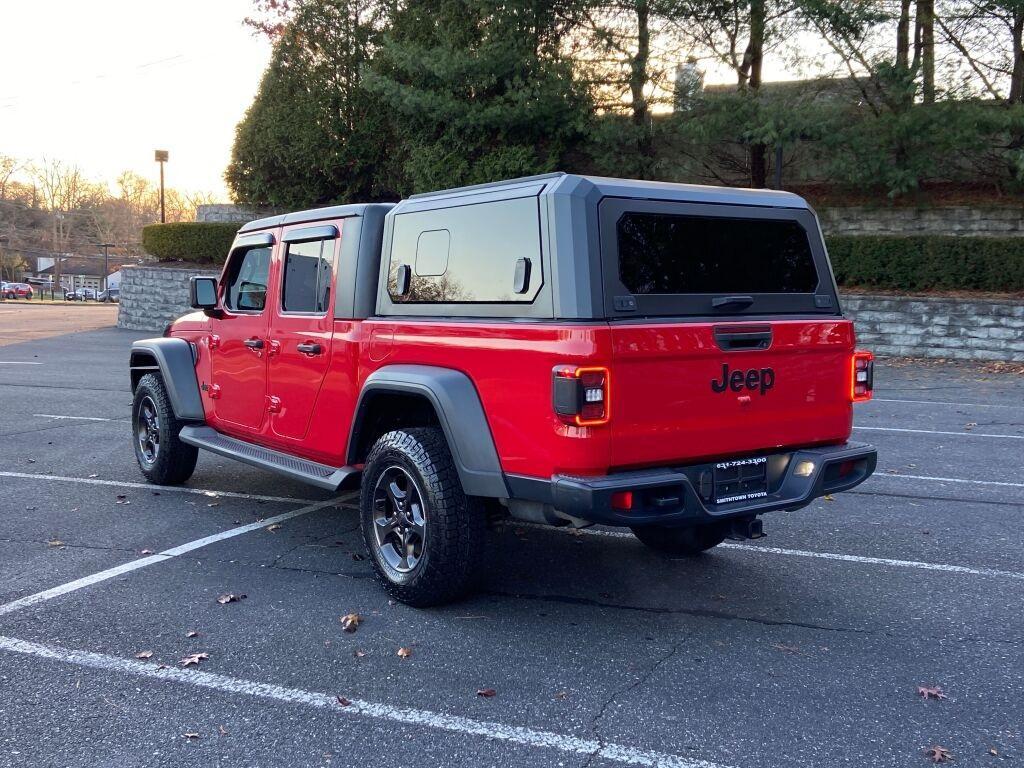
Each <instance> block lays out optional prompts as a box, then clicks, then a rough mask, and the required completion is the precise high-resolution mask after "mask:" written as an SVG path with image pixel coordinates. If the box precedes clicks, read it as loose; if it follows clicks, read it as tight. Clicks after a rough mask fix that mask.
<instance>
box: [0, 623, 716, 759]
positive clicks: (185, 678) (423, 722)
mask: <svg viewBox="0 0 1024 768" xmlns="http://www.w3.org/2000/svg"><path fill="white" fill-rule="evenodd" d="M0 650H2V651H8V652H11V653H19V654H23V655H25V656H32V657H35V658H40V659H49V660H52V661H59V662H62V663H65V664H73V665H75V666H78V667H87V668H89V669H100V670H105V671H108V672H117V673H120V674H125V675H132V676H134V677H144V678H150V679H154V680H161V681H164V682H173V683H179V684H182V685H191V686H194V687H199V688H207V689H212V690H215V691H221V692H223V693H228V694H235V695H241V696H249V697H253V698H259V699H269V700H271V701H275V702H281V703H284V704H292V705H300V706H304V707H310V708H312V709H320V710H327V711H329V712H333V713H335V714H336V715H337V716H338V717H351V718H356V717H364V718H371V719H374V720H385V721H388V722H392V723H401V724H403V725H411V726H419V727H423V728H432V729H435V730H440V731H448V732H451V733H458V734H462V735H465V736H478V737H480V738H485V739H495V740H498V741H504V742H508V743H512V744H521V745H523V746H527V747H538V748H541V749H551V750H556V751H558V752H563V753H566V754H573V755H589V756H592V757H596V758H602V759H604V760H609V761H613V762H616V763H622V764H625V765H639V766H649V767H650V768H725V766H722V765H720V764H718V763H713V762H710V761H707V760H695V759H690V758H686V757H683V756H681V755H673V754H668V753H665V752H653V751H650V750H646V749H638V748H636V747H630V746H626V745H624V744H615V743H607V742H601V741H596V740H594V739H581V738H578V737H576V736H569V735H567V734H562V733H556V732H554V731H541V730H536V729H533V728H527V727H524V726H518V725H506V724H504V723H497V722H493V721H487V720H474V719H472V718H469V717H460V716H458V715H447V714H444V713H442V712H433V711H431V710H428V709H412V708H407V707H395V706H392V705H390V704H378V703H376V702H372V701H362V700H359V699H352V700H351V703H350V704H349V705H348V706H345V707H343V706H341V705H340V704H339V703H338V700H337V696H336V695H335V694H327V693H317V692H315V691H305V690H302V689H299V688H285V687H283V686H280V685H273V684H271V683H259V682H255V681H252V680H242V679H239V678H237V677H228V676H227V675H217V674H213V673H211V672H200V671H194V670H187V669H178V668H176V667H167V668H165V669H161V668H160V666H159V665H158V664H154V663H150V662H143V661H133V660H130V659H122V658H120V657H118V656H108V655H106V654H102V653H91V652H89V651H77V650H71V649H65V648H58V647H55V646H50V645H42V644H40V643H32V642H28V641H26V640H18V639H17V638H13V637H4V636H0Z"/></svg>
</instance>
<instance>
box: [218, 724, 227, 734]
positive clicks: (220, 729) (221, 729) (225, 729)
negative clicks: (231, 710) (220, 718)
mask: <svg viewBox="0 0 1024 768" xmlns="http://www.w3.org/2000/svg"><path fill="white" fill-rule="evenodd" d="M217 733H219V734H220V735H221V736H227V735H228V729H227V728H225V727H224V726H223V725H218V726H217Z"/></svg>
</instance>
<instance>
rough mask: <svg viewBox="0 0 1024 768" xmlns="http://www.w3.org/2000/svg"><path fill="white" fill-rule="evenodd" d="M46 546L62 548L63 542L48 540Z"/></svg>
mask: <svg viewBox="0 0 1024 768" xmlns="http://www.w3.org/2000/svg"><path fill="white" fill-rule="evenodd" d="M46 546H48V547H63V546H64V542H63V541H61V540H60V539H50V541H48V542H46Z"/></svg>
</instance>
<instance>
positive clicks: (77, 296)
mask: <svg viewBox="0 0 1024 768" xmlns="http://www.w3.org/2000/svg"><path fill="white" fill-rule="evenodd" d="M96 295H97V294H96V290H95V289H94V288H79V289H77V290H74V291H68V292H67V293H66V294H65V296H64V298H65V299H67V300H68V301H96Z"/></svg>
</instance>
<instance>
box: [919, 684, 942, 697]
mask: <svg viewBox="0 0 1024 768" xmlns="http://www.w3.org/2000/svg"><path fill="white" fill-rule="evenodd" d="M917 692H918V694H920V696H921V697H922V698H925V699H945V698H946V694H944V693H943V692H942V687H941V686H938V685H936V686H935V687H929V686H927V685H919V686H917Z"/></svg>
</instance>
